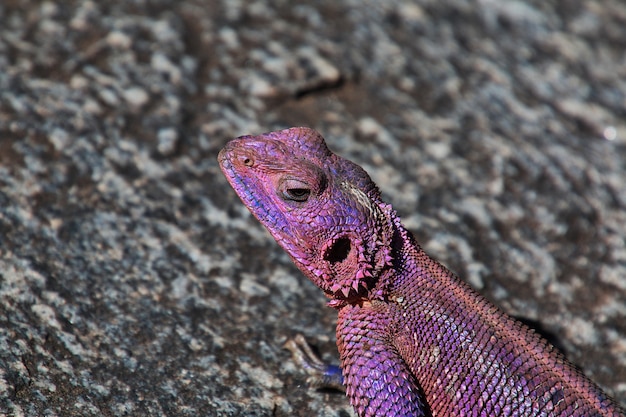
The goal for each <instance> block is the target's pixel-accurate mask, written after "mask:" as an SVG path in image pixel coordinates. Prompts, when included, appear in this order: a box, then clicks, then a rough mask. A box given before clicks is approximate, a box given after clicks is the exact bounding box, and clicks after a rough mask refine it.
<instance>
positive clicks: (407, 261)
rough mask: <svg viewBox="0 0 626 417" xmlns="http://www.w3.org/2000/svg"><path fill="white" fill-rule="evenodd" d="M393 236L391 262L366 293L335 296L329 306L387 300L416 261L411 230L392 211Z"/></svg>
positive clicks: (390, 242)
mask: <svg viewBox="0 0 626 417" xmlns="http://www.w3.org/2000/svg"><path fill="white" fill-rule="evenodd" d="M389 220H390V223H391V225H392V237H391V239H390V241H389V242H388V244H389V247H390V255H391V262H390V263H388V264H387V265H385V267H384V268H382V269H381V270H380V272H379V274H378V276H377V277H375V280H374V281H373V282H374V283H373V286H372V287H371V288H370V289H369V290H368V291H367V292H366V293H364V294H360V295H359V296H357V297H353V298H341V299H337V298H333V299H332V300H330V301H329V302H328V306H330V307H333V308H335V309H341V308H342V307H345V306H348V305H363V304H366V303H370V302H371V301H374V300H380V301H387V300H388V297H389V294H390V291H391V289H392V288H393V287H394V285H395V284H396V282H397V281H398V279H400V278H401V277H403V276H404V275H405V274H408V273H410V271H411V269H412V266H413V264H414V263H415V256H414V255H415V252H416V243H415V240H414V238H413V235H412V234H411V232H409V231H408V230H406V229H405V228H404V226H402V224H401V223H400V219H399V218H398V217H397V215H396V214H395V212H394V213H391V216H390V219H389Z"/></svg>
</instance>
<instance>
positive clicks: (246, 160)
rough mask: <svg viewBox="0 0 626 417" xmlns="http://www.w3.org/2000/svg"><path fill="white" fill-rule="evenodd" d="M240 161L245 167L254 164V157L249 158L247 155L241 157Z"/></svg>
mask: <svg viewBox="0 0 626 417" xmlns="http://www.w3.org/2000/svg"><path fill="white" fill-rule="evenodd" d="M241 162H243V164H244V165H245V166H247V167H251V166H252V165H254V159H252V158H250V157H249V156H244V157H242V158H241Z"/></svg>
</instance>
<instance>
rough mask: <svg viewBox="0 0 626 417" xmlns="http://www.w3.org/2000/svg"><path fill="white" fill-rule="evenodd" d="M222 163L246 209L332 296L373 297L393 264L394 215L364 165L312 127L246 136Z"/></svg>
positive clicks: (345, 298)
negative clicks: (329, 144)
mask: <svg viewBox="0 0 626 417" xmlns="http://www.w3.org/2000/svg"><path fill="white" fill-rule="evenodd" d="M218 160H219V164H220V167H221V169H222V171H223V172H224V174H225V176H226V178H227V179H228V181H229V183H230V184H231V186H232V187H233V188H234V190H235V191H236V193H237V195H238V196H239V197H240V198H241V200H242V201H243V203H244V204H245V205H246V207H248V209H249V210H250V211H251V212H252V214H253V215H254V216H255V217H256V218H257V219H258V220H259V221H260V222H261V223H262V224H263V225H264V226H265V227H266V228H267V229H268V231H269V232H270V234H271V235H272V236H273V237H274V239H276V241H277V242H278V244H279V245H280V246H282V247H283V249H285V250H286V251H287V253H288V254H289V255H290V256H291V258H292V259H293V260H294V262H295V264H296V265H297V266H298V268H299V269H300V270H302V271H303V272H304V274H305V275H307V276H308V278H310V279H311V280H312V281H313V282H314V283H315V284H316V285H317V286H318V287H320V288H321V289H322V290H324V292H325V293H326V294H327V295H328V296H329V297H331V298H333V299H334V300H336V301H337V302H338V303H344V302H356V301H358V300H363V299H368V298H370V297H372V296H373V294H371V290H372V289H373V288H374V286H375V284H376V282H377V279H378V277H379V276H380V274H381V272H382V271H383V270H384V269H385V268H386V267H387V266H388V265H390V264H391V255H390V253H391V249H390V247H391V239H392V235H393V220H392V218H393V214H392V209H391V207H390V206H389V205H387V204H385V203H383V202H382V201H381V199H380V192H379V190H378V188H377V187H376V185H375V184H374V183H373V182H372V180H371V179H370V177H369V176H368V175H367V173H366V172H365V171H364V170H363V169H362V168H361V167H359V166H358V165H356V164H354V163H352V162H350V161H348V160H346V159H344V158H341V157H339V156H337V155H335V154H333V153H332V152H331V151H330V150H329V149H328V147H327V146H326V143H325V142H324V139H323V138H322V136H320V135H319V134H318V133H317V132H315V131H314V130H311V129H308V128H291V129H286V130H281V131H278V132H271V133H265V134H262V135H259V136H242V137H239V138H237V139H234V140H232V141H230V142H229V143H228V144H227V145H226V146H225V148H224V149H223V150H222V151H221V152H220V154H219V156H218Z"/></svg>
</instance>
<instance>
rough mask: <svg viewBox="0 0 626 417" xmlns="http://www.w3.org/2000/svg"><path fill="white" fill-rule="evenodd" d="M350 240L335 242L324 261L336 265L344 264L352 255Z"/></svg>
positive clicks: (342, 238) (325, 255)
mask: <svg viewBox="0 0 626 417" xmlns="http://www.w3.org/2000/svg"><path fill="white" fill-rule="evenodd" d="M351 247H352V245H351V244H350V239H348V238H347V237H341V238H339V239H337V240H335V241H334V242H333V244H332V245H331V246H330V247H329V248H328V249H327V250H326V252H325V253H324V260H326V261H328V262H330V263H332V264H336V263H338V262H343V261H344V260H345V259H346V258H347V257H348V254H350V249H351Z"/></svg>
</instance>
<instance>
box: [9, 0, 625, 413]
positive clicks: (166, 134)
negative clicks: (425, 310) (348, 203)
mask: <svg viewBox="0 0 626 417" xmlns="http://www.w3.org/2000/svg"><path fill="white" fill-rule="evenodd" d="M294 125H306V126H311V127H313V128H315V129H317V130H319V131H320V132H321V133H322V134H323V135H324V136H325V137H326V139H327V141H328V143H329V144H330V146H331V148H332V149H333V150H335V151H336V152H339V153H340V154H341V155H343V156H345V157H348V158H349V159H352V160H353V161H355V162H357V163H359V164H361V165H362V166H364V167H365V168H366V169H367V170H368V171H369V173H370V174H371V176H372V177H373V178H374V180H375V181H376V182H377V183H378V184H379V185H380V187H381V189H382V190H383V194H384V196H385V198H386V199H387V200H388V201H390V202H391V203H392V204H393V205H394V207H395V208H396V209H397V210H398V211H399V213H400V214H401V216H402V217H403V218H404V219H405V223H406V225H407V226H409V228H410V229H411V230H413V231H414V232H415V234H416V237H417V239H418V241H419V242H420V243H421V244H422V245H423V246H424V247H425V249H426V250H427V251H428V252H429V253H431V254H432V255H433V256H435V257H436V258H437V259H439V260H441V261H442V262H444V263H445V264H446V265H448V266H449V267H450V268H452V269H453V270H455V271H456V272H457V273H459V275H461V276H462V277H463V278H464V279H466V280H468V281H469V282H470V283H471V284H472V285H473V286H474V287H475V288H477V289H478V290H479V291H480V292H482V293H483V294H485V295H486V296H487V297H488V298H490V299H491V300H493V301H495V302H496V303H497V304H498V305H500V306H502V307H503V308H504V309H505V310H506V311H507V312H509V313H511V314H514V315H516V316H518V317H523V318H527V319H530V320H534V321H536V322H537V323H538V324H539V325H540V326H541V327H542V328H544V329H545V330H546V331H547V332H549V333H551V334H553V335H555V341H556V342H558V343H559V344H560V345H561V346H562V347H563V349H564V350H565V352H566V354H567V356H568V357H569V358H570V359H571V360H572V361H573V362H575V363H576V364H578V365H579V366H580V367H581V368H582V369H583V370H584V371H585V373H587V374H588V375H589V376H590V377H592V378H593V379H594V380H596V381H597V382H598V383H600V384H601V385H602V386H603V387H604V388H605V389H606V390H607V391H609V392H610V393H612V394H613V395H615V397H616V398H617V399H618V400H619V401H621V402H622V403H626V244H625V240H624V239H625V236H626V5H625V4H624V3H623V2H622V1H619V0H575V1H557V0H552V1H539V0H535V1H516V0H512V1H506V2H500V1H495V0H475V1H470V2H468V1H461V0H444V1H432V0H423V1H401V0H390V1H386V2H377V1H354V0H343V1H336V0H334V1H301V2H297V3H295V2H287V1H264V0H254V1H245V2H244V1H234V0H204V1H201V0H187V1H172V0H154V1H146V0H136V1H119V0H113V1H108V2H95V1H69V2H53V1H34V0H23V1H11V0H9V1H4V2H2V3H0V415H9V416H126V415H128V416H130V415H133V416H135V415H144V416H196V415H207V416H208V415H220V416H222V415H223V416H238V415H249V416H291V415H301V416H309V415H320V416H347V415H352V410H351V407H350V406H349V404H348V402H347V400H346V399H345V397H344V396H343V395H342V394H335V393H328V392H318V391H314V390H307V389H306V382H305V379H306V377H305V375H304V374H303V373H302V372H301V371H300V370H299V369H298V368H297V367H296V366H295V365H294V363H293V362H292V361H291V360H290V357H289V354H288V352H287V351H285V350H283V349H282V347H281V345H282V343H283V342H284V341H285V339H286V338H287V337H290V336H293V335H294V334H296V333H303V334H304V335H305V336H306V337H307V339H308V340H310V341H311V342H312V343H314V344H315V345H317V347H318V348H319V350H320V352H321V353H322V354H323V356H324V357H325V358H326V359H329V360H333V359H335V360H336V349H335V346H334V321H335V312H334V311H333V310H331V309H328V308H326V307H325V299H324V297H323V295H322V294H321V293H320V291H318V290H317V288H315V287H314V286H313V285H312V284H310V283H309V282H308V281H306V280H305V279H304V278H303V277H302V276H301V275H300V273H299V272H298V271H297V270H296V269H295V268H294V267H293V266H292V264H291V262H290V261H289V259H288V257H287V256H286V255H285V254H284V253H282V252H281V250H280V249H279V248H278V247H277V245H275V244H274V243H273V240H272V239H271V238H270V237H269V235H268V234H267V233H266V232H265V231H264V230H263V229H262V228H261V226H260V225H259V224H257V222H256V221H254V219H252V218H251V216H250V215H249V214H248V213H247V211H246V209H245V208H244V207H243V206H242V204H241V203H240V202H239V201H238V200H237V198H236V196H235V194H234V192H232V191H231V190H230V188H229V187H228V185H227V183H226V181H225V180H224V178H223V177H222V176H221V173H220V172H219V169H218V166H217V163H216V160H215V158H216V155H217V152H218V151H219V149H220V148H221V147H222V146H223V145H224V143H225V142H226V141H227V140H229V139H230V138H233V137H235V136H239V135H242V134H249V133H260V132H263V131H269V130H275V129H280V128H284V127H289V126H294Z"/></svg>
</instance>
